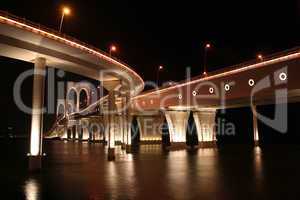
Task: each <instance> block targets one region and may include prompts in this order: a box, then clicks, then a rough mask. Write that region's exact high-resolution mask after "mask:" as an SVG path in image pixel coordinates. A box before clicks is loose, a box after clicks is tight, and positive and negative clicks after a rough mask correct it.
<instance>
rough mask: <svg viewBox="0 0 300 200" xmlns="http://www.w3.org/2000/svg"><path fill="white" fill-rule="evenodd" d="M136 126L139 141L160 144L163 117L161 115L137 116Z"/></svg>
mask: <svg viewBox="0 0 300 200" xmlns="http://www.w3.org/2000/svg"><path fill="white" fill-rule="evenodd" d="M137 122H138V128H139V131H140V142H141V143H142V144H161V140H162V130H161V125H162V124H163V122H164V118H163V116H161V115H148V116H147V115H143V116H137Z"/></svg>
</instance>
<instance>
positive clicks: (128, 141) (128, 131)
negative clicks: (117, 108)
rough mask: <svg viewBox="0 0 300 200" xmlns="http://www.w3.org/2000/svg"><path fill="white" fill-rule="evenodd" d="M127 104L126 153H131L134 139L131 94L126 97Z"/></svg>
mask: <svg viewBox="0 0 300 200" xmlns="http://www.w3.org/2000/svg"><path fill="white" fill-rule="evenodd" d="M125 103H126V110H125V111H124V112H125V117H124V121H125V123H124V131H125V133H124V135H125V143H126V147H125V148H126V152H127V153H131V152H132V148H131V143H132V138H131V124H132V116H131V107H130V106H129V105H130V93H129V92H128V93H127V94H126V97H125Z"/></svg>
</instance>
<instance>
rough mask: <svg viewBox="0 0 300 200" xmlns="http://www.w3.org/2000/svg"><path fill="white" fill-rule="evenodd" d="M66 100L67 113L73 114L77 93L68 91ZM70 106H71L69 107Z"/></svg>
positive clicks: (72, 90)
mask: <svg viewBox="0 0 300 200" xmlns="http://www.w3.org/2000/svg"><path fill="white" fill-rule="evenodd" d="M67 100H68V111H69V113H72V112H75V108H76V105H77V101H78V99H77V92H76V90H75V89H73V88H72V89H70V90H69V92H68V96H67ZM70 105H71V106H70Z"/></svg>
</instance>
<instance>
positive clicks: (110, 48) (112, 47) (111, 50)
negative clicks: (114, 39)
mask: <svg viewBox="0 0 300 200" xmlns="http://www.w3.org/2000/svg"><path fill="white" fill-rule="evenodd" d="M116 51H117V47H116V46H115V45H111V46H110V47H109V56H110V57H111V53H112V52H116Z"/></svg>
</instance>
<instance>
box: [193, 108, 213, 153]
mask: <svg viewBox="0 0 300 200" xmlns="http://www.w3.org/2000/svg"><path fill="white" fill-rule="evenodd" d="M193 117H194V120H195V124H196V128H197V133H198V142H199V147H201V148H210V147H216V142H217V139H216V130H215V118H216V110H203V111H195V112H194V113H193Z"/></svg>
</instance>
